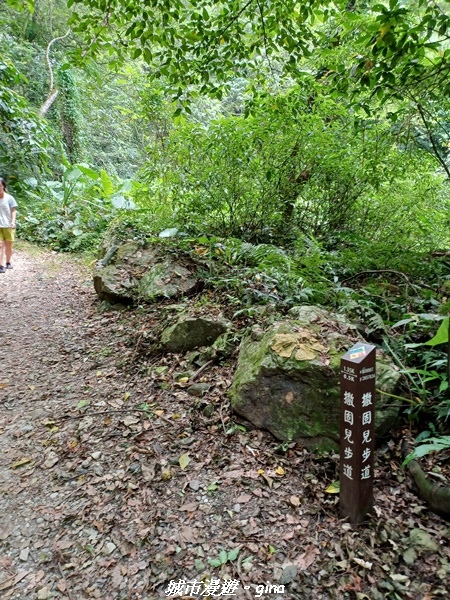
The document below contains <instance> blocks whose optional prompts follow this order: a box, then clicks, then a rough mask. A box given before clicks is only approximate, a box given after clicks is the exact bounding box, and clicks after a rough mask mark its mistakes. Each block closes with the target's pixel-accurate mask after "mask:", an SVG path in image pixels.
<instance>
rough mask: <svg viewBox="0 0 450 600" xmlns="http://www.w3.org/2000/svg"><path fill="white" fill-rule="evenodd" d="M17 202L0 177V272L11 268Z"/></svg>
mask: <svg viewBox="0 0 450 600" xmlns="http://www.w3.org/2000/svg"><path fill="white" fill-rule="evenodd" d="M16 207H17V202H16V201H15V200H14V198H13V197H12V196H11V195H10V194H7V193H6V181H5V180H4V179H3V177H0V273H5V272H6V269H12V265H11V256H12V243H13V241H14V232H15V229H16ZM3 247H4V248H5V258H6V269H5V267H4V266H3Z"/></svg>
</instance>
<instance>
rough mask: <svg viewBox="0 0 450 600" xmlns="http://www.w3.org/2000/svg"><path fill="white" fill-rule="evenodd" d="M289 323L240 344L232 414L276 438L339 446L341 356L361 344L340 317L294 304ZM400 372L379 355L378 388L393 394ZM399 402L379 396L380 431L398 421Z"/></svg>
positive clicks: (377, 417)
mask: <svg viewBox="0 0 450 600" xmlns="http://www.w3.org/2000/svg"><path fill="white" fill-rule="evenodd" d="M289 317H291V318H289V319H286V320H284V321H281V322H278V323H275V324H274V325H273V326H271V327H270V328H269V329H268V330H267V331H265V332H263V331H258V330H253V331H252V333H251V335H249V336H248V337H247V338H246V339H245V340H244V341H243V342H242V345H241V349H240V353H239V359H238V365H237V369H236V373H235V376H234V380H233V384H232V387H231V392H230V394H231V404H232V408H233V409H234V411H235V412H237V413H238V414H240V415H241V416H243V417H245V418H246V419H247V420H248V421H250V422H251V423H253V424H254V425H256V426H257V427H261V428H263V429H267V430H269V431H270V432H271V433H272V434H273V435H274V436H275V437H276V438H277V439H279V440H282V441H296V442H299V443H301V444H304V445H305V446H306V447H307V448H309V449H311V450H319V451H327V450H337V449H338V447H339V411H340V389H339V374H340V359H341V356H342V355H343V354H345V352H346V351H347V350H348V349H349V348H351V346H352V345H353V344H354V343H355V342H356V341H358V336H357V331H356V328H355V327H354V326H353V325H352V324H351V323H350V322H348V321H347V320H346V319H345V317H343V316H342V315H337V314H332V313H329V312H327V311H325V310H323V309H320V308H317V307H312V306H301V307H295V308H294V309H292V311H291V312H290V314H289ZM399 379H400V373H399V372H398V370H396V368H395V367H394V366H393V364H392V363H391V361H390V360H389V359H388V358H387V357H386V356H385V355H384V354H383V353H382V352H381V351H380V352H379V351H377V388H378V389H381V390H382V391H385V392H387V393H389V394H392V393H395V391H396V387H397V385H398V383H399ZM399 409H400V404H399V403H397V404H396V403H395V402H393V398H392V397H388V396H385V395H384V394H383V395H382V394H377V398H376V403H375V433H376V435H377V437H378V438H379V437H381V436H383V435H385V434H386V433H387V432H388V431H389V430H390V429H391V427H393V425H394V424H395V421H396V419H397V417H398V413H399Z"/></svg>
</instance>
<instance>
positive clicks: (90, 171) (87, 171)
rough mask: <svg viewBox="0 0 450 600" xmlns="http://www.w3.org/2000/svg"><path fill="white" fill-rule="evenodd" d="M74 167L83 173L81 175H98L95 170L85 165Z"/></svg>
mask: <svg viewBox="0 0 450 600" xmlns="http://www.w3.org/2000/svg"><path fill="white" fill-rule="evenodd" d="M76 167H77V168H78V169H79V170H80V171H81V172H82V173H83V175H87V177H90V178H91V179H98V178H99V177H100V175H99V174H98V173H97V171H94V170H93V169H91V168H90V167H87V166H86V165H76Z"/></svg>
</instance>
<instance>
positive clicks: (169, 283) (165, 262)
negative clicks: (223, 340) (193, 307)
mask: <svg viewBox="0 0 450 600" xmlns="http://www.w3.org/2000/svg"><path fill="white" fill-rule="evenodd" d="M198 284H199V280H198V279H197V277H196V276H195V267H194V265H193V264H192V263H190V262H189V261H188V260H187V259H177V258H176V257H175V256H173V255H171V254H169V253H167V252H164V248H163V247H162V246H160V245H155V246H151V247H145V246H143V245H142V244H140V243H139V242H135V241H131V242H126V243H123V244H121V245H120V246H116V245H112V246H111V247H110V248H109V249H108V250H107V251H106V252H105V256H104V258H103V259H101V260H99V261H98V263H97V266H96V268H95V270H94V288H95V291H96V292H97V294H98V296H99V297H100V299H101V300H107V301H108V302H136V301H146V302H154V301H155V300H158V299H161V298H176V297H179V296H183V295H185V294H189V293H191V292H192V291H194V290H195V289H196V287H197V286H198Z"/></svg>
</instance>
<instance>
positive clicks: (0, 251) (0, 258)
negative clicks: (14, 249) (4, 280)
mask: <svg viewBox="0 0 450 600" xmlns="http://www.w3.org/2000/svg"><path fill="white" fill-rule="evenodd" d="M3 244H4V242H0V265H2V266H5V264H4V262H3Z"/></svg>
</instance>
